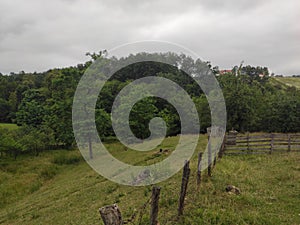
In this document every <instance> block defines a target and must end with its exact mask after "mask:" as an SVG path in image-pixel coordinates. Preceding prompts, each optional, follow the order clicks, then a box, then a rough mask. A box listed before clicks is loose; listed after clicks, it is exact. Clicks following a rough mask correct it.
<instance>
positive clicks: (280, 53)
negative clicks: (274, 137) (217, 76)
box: [0, 0, 300, 75]
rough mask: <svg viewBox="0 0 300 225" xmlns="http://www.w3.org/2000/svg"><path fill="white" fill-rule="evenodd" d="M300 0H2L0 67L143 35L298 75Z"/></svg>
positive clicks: (70, 55) (222, 62)
mask: <svg viewBox="0 0 300 225" xmlns="http://www.w3.org/2000/svg"><path fill="white" fill-rule="evenodd" d="M299 12H300V1H299V0H285V1H283V0H251V1H250V0H249V1H248V0H181V1H180V0H165V1H162V0H160V1H159V0H106V1H104V0H51V1H47V0H0V72H1V73H4V74H7V73H9V72H19V71H22V70H24V71H26V72H33V71H45V70H47V69H50V68H54V67H64V66H71V65H77V64H78V63H82V62H84V61H86V60H87V58H86V56H85V53H86V52H88V51H89V52H94V51H99V50H103V49H111V48H114V47H115V46H118V45H121V44H124V43H127V42H134V41H141V40H149V39H155V40H162V41H168V42H174V43H178V44H180V45H183V46H186V47H187V48H189V49H191V50H193V51H194V52H196V53H197V54H198V55H200V56H201V58H202V59H203V60H207V61H211V62H212V64H213V65H218V66H219V67H220V68H224V69H227V68H232V67H233V66H234V65H238V64H239V63H240V62H241V61H242V60H244V61H245V64H251V65H261V66H268V67H269V68H270V69H271V70H272V71H273V72H274V73H275V74H284V75H292V74H300V13H299Z"/></svg>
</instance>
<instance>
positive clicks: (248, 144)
mask: <svg viewBox="0 0 300 225" xmlns="http://www.w3.org/2000/svg"><path fill="white" fill-rule="evenodd" d="M249 140H250V136H249V132H247V152H250V143H249V142H250V141H249Z"/></svg>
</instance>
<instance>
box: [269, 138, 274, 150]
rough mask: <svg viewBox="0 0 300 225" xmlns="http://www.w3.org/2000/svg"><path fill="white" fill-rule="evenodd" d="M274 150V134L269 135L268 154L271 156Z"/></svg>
mask: <svg viewBox="0 0 300 225" xmlns="http://www.w3.org/2000/svg"><path fill="white" fill-rule="evenodd" d="M273 148H274V134H273V133H272V134H271V146H270V154H272V152H273Z"/></svg>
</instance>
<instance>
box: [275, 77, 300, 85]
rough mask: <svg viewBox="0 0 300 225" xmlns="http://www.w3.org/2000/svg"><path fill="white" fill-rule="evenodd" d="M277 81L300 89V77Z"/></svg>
mask: <svg viewBox="0 0 300 225" xmlns="http://www.w3.org/2000/svg"><path fill="white" fill-rule="evenodd" d="M275 79H276V80H277V81H279V82H280V83H283V84H285V85H288V86H294V87H296V88H300V77H276V78H275Z"/></svg>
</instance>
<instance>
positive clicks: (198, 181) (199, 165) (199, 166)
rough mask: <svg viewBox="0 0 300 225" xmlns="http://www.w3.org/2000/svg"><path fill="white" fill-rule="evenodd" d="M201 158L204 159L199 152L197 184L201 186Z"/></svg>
mask: <svg viewBox="0 0 300 225" xmlns="http://www.w3.org/2000/svg"><path fill="white" fill-rule="evenodd" d="M201 160H202V153H201V152H200V153H199V154H198V167H197V186H198V188H199V186H200V184H201Z"/></svg>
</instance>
